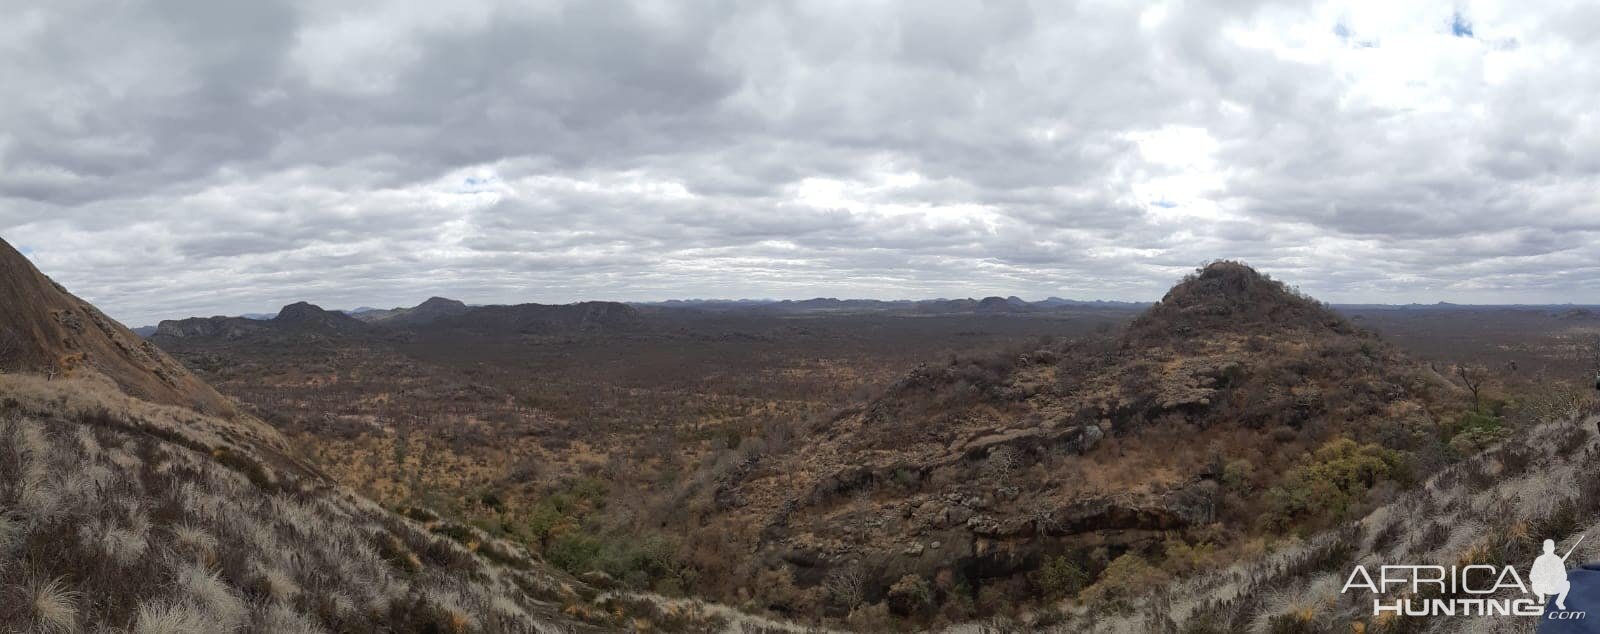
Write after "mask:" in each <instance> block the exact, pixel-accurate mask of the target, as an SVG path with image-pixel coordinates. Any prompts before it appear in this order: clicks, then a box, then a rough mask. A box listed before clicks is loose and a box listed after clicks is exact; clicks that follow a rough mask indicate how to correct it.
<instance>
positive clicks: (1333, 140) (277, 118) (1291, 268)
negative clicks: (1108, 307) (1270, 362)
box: [0, 0, 1600, 323]
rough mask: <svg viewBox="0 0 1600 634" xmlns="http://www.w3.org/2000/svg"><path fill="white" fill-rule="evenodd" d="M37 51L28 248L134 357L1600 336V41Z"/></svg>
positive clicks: (1373, 18)
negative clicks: (965, 336) (1255, 317)
mask: <svg viewBox="0 0 1600 634" xmlns="http://www.w3.org/2000/svg"><path fill="white" fill-rule="evenodd" d="M5 13H6V15H7V16H8V18H10V19H8V20H7V21H6V22H5V23H4V24H0V52H4V53H5V54H4V55H0V86H3V88H0V96H3V97H4V99H0V235H4V236H5V237H6V238H7V239H9V240H11V241H12V242H13V243H25V244H28V245H30V247H32V249H33V251H34V252H33V253H32V255H31V257H33V258H35V259H36V260H37V261H39V262H40V263H41V264H42V265H43V266H44V268H45V269H46V270H47V271H48V272H50V273H51V274H53V275H55V276H56V277H57V278H58V279H59V280H60V281H62V282H63V283H65V284H67V285H69V286H70V287H72V288H74V289H75V290H77V291H79V292H80V293H82V294H84V295H85V296H87V297H89V298H90V299H92V300H94V301H96V302H99V303H101V304H103V305H104V306H105V307H106V308H107V309H108V310H109V311H110V312H112V314H114V315H116V316H118V317H120V318H122V319H124V320H126V321H129V322H133V323H146V322H150V321H153V320H155V319H157V318H162V317H173V316H183V315H187V314H207V313H221V312H234V313H236V312H242V311H263V310H269V309H271V308H274V307H275V306H276V305H278V304H282V303H287V302H289V301H294V300H299V299H308V300H312V301H318V302H322V303H327V304H330V305H335V306H346V305H355V304H369V305H398V304H410V303H414V302H416V301H418V300H419V299H421V298H423V297H426V296H427V295H431V294H442V295H451V296H459V297H462V298H464V299H469V300H473V301H530V300H532V301H570V300H577V299H589V298H611V299H658V298H665V297H690V296H702V297H703V296H750V297H772V296H781V297H805V296H814V295H833V296H851V295H853V296H877V297H919V296H936V295H946V296H955V295H967V294H971V295H978V294H983V295H987V294H1012V293H1015V294H1020V295H1024V296H1043V295H1050V294H1054V295H1076V296H1082V297H1108V298H1119V299H1134V298H1143V299H1148V298H1153V297H1157V296H1159V295H1160V293H1161V291H1162V290H1163V289H1164V287H1165V286H1166V285H1167V284H1169V283H1170V282H1171V281H1172V279H1173V278H1174V277H1175V276H1176V275H1177V274H1179V273H1181V272H1182V270H1183V269H1185V268H1187V267H1190V266H1193V265H1195V264H1198V263H1200V262H1202V261H1204V260H1207V259H1210V258H1215V257H1242V258H1246V259H1248V260H1250V261H1252V262H1253V263H1255V264H1257V265H1259V266H1262V267H1263V268H1266V269H1268V270H1269V271H1272V272H1274V273H1275V274H1277V275H1279V276H1280V277H1283V278H1285V279H1289V280H1290V281H1293V282H1296V283H1299V284H1300V285H1301V286H1302V287H1303V288H1304V289H1305V290H1307V291H1310V292H1312V293H1316V294H1318V295H1320V296H1323V297H1325V298H1328V299H1332V300H1337V301H1425V302H1426V301H1436V300H1441V299H1443V300H1452V301H1479V302H1483V301H1591V302H1593V301H1600V288H1597V285H1600V281H1597V280H1600V265H1595V264H1592V263H1593V262H1596V261H1600V246H1597V245H1600V240H1596V239H1595V238H1596V237H1597V234H1600V195H1597V194H1600V178H1597V175H1600V124H1597V123H1596V119H1595V118H1594V117H1593V116H1592V115H1591V114H1590V111H1591V110H1593V104H1592V95H1594V94H1600V71H1597V68H1596V66H1595V64H1594V62H1593V61H1592V60H1594V59H1597V56H1596V55H1595V53H1596V51H1595V48H1596V46H1597V45H1596V44H1595V40H1594V39H1593V38H1592V33H1593V31H1594V28H1595V27H1600V9H1596V8H1594V6H1593V5H1591V4H1588V3H1578V2H1573V3H1562V2H1540V3H1535V4H1533V5H1530V4H1528V3H1521V2H1519V3H1507V2H1472V3H1468V4H1464V5H1463V4H1459V3H1453V2H1452V3H1445V2H1425V3H1395V2H1362V3H1326V2H1315V3H1291V4H1283V3H1270V4H1268V3H1260V4H1257V3H1249V2H1246V3H1238V4H1234V5H1231V6H1219V5H1216V4H1207V3H1178V2H1163V3H1156V4H1150V3H1132V2H1129V3H1082V4H1076V5H1074V4H1062V3H1039V4H1023V3H982V2H956V3H940V4H936V5H929V4H927V3H909V2H880V3H868V4H861V3H837V4H829V3H813V2H807V3H801V4H793V5H753V4H749V3H711V4H708V5H683V4H679V3H660V2H639V3H634V4H629V5H606V6H600V5H595V4H593V3H581V2H539V3H521V2H516V3H512V2H499V1H495V0H474V1H472V2H458V3H449V4H444V5H441V4H438V3H433V4H427V3H415V2H362V3H357V4H350V3H302V2H276V1H269V2H261V3H251V4H250V5H226V4H216V3H200V4H195V3H181V2H167V1H153V0H152V1H142V2H129V3H119V4H114V5H109V6H108V5H104V4H103V3H90V2H74V1H70V0H63V1H58V2H50V3H43V2H40V3H29V4H27V5H25V6H9V7H6V11H5ZM1469 25H1470V28H1469ZM1468 30H1470V35H1469V34H1468V33H1467V31H1468Z"/></svg>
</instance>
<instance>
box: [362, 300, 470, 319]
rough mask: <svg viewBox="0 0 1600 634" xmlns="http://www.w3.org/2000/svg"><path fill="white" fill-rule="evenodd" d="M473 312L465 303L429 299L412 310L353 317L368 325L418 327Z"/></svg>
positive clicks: (363, 312)
mask: <svg viewBox="0 0 1600 634" xmlns="http://www.w3.org/2000/svg"><path fill="white" fill-rule="evenodd" d="M470 310H472V309H471V308H470V307H468V306H467V305H466V304H465V303H462V302H460V301H458V300H454V299H447V298H444V297H429V298H428V299H427V300H426V301H424V302H422V303H421V304H417V305H416V306H412V307H410V308H391V309H388V310H364V311H360V312H356V313H353V314H352V315H351V316H352V317H355V318H356V319H360V320H361V321H365V322H368V323H382V324H384V325H389V326H417V325H422V324H429V323H433V322H435V321H438V320H439V319H441V318H444V317H453V316H455V315H460V314H463V313H466V312H468V311H470Z"/></svg>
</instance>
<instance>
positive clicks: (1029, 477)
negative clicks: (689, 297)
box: [682, 262, 1457, 620]
mask: <svg viewBox="0 0 1600 634" xmlns="http://www.w3.org/2000/svg"><path fill="white" fill-rule="evenodd" d="M1456 396H1457V395H1456V394H1455V390H1454V388H1451V387H1449V386H1448V384H1447V382H1446V381H1445V380H1444V379H1443V378H1442V377H1440V376H1438V375H1437V374H1434V373H1433V372H1432V371H1430V370H1429V369H1428V368H1426V367H1423V366H1420V365H1418V364H1416V363H1414V362H1412V361H1410V360H1408V359H1406V358H1405V356H1404V355H1402V354H1400V353H1399V352H1398V351H1396V350H1395V349H1394V348H1392V347H1391V346H1389V345H1387V344H1385V343H1384V342H1383V341H1381V340H1380V339H1378V338H1377V337H1376V336H1374V335H1371V334H1369V333H1365V332H1362V331H1360V330H1358V329H1356V328H1354V327H1352V326H1351V325H1350V324H1349V323H1348V322H1346V321H1345V320H1344V319H1342V318H1340V317H1339V316H1338V315H1336V314H1334V313H1333V312H1331V311H1329V310H1328V309H1327V308H1325V307H1324V306H1322V305H1321V304H1319V303H1317V302H1315V301H1314V300H1310V299H1308V298H1305V297H1302V296H1300V295H1298V294H1297V293H1295V292H1293V291H1292V290H1290V289H1289V288H1287V287H1286V286H1284V285H1283V284H1281V283H1278V282H1274V281H1272V280H1270V279H1267V278H1265V277H1264V276H1262V275H1260V274H1258V273H1257V272H1255V271H1254V270H1252V269H1250V268H1249V267H1246V266H1243V265H1240V264H1237V263H1231V262H1219V263H1215V264H1212V265H1210V266H1207V267H1205V268H1203V269H1202V270H1200V271H1198V272H1197V273H1196V274H1195V275H1193V276H1191V277H1190V278H1187V279H1186V280H1185V281H1183V282H1182V283H1180V284H1179V285H1177V286H1176V287H1174V288H1173V290H1172V291H1171V292H1170V293H1169V294H1168V295H1167V296H1166V298H1164V299H1163V300H1162V302H1160V303H1158V304H1157V305H1155V306H1153V307H1152V308H1151V309H1150V310H1148V311H1147V312H1146V313H1145V314H1144V315H1142V316H1141V317H1139V318H1138V319H1137V320H1136V321H1135V322H1134V323H1133V324H1132V325H1130V326H1129V327H1128V328H1127V329H1126V330H1125V331H1124V332H1122V333H1120V334H1118V335H1116V336H1115V337H1109V336H1108V337H1100V338H1095V337H1089V338H1083V339H1076V340H1069V341H1063V342H1059V343H1055V344H1051V345H1048V346H1044V347H1040V348H1037V349H1031V350H1022V351H1017V352H1014V353H1010V354H1006V355H1001V356H996V357H990V358H980V359H968V360H959V359H953V360H951V362H950V363H948V364H941V365H927V366H923V367H921V368H919V369H917V370H916V371H914V372H912V373H910V374H909V375H908V376H906V377H905V378H904V379H903V380H901V381H900V382H899V383H898V384H896V385H895V386H894V387H893V388H891V389H890V390H889V391H888V393H886V394H884V395H883V396H881V397H880V398H877V399H875V400H873V401H871V402H869V403H867V404H865V405H863V406H861V407H858V408H854V409H851V410H846V411H844V412H842V413H840V414H839V415H838V416H835V417H833V418H832V419H831V420H826V421H821V422H819V423H817V424H815V425H814V426H812V427H811V428H810V429H807V430H804V431H802V432H800V433H797V434H795V435H793V436H787V435H785V436H771V437H768V438H765V439H762V441H761V442H760V443H752V444H749V445H747V446H745V447H743V448H742V449H741V452H739V453H738V454H737V455H734V456H730V457H728V458H725V459H724V460H723V461H722V462H721V463H719V465H718V467H717V468H716V469H715V470H714V471H713V472H712V473H710V474H708V475H707V476H706V477H705V478H703V479H702V480H697V481H696V482H695V483H691V485H690V486H689V488H687V489H686V490H685V491H684V492H683V493H682V495H683V499H688V500H695V501H696V503H695V504H694V505H693V506H691V509H692V510H693V511H694V512H693V513H692V514H690V515H691V517H692V518H693V521H694V522H696V523H701V524H705V525H710V526H712V527H714V529H713V530H712V531H710V533H712V534H721V535H733V536H736V538H735V540H734V543H735V544H737V545H736V546H734V548H742V549H748V552H749V556H747V557H738V558H730V561H741V562H745V563H744V564H742V565H735V564H730V565H727V566H726V567H723V568H721V569H719V570H717V571H716V572H717V573H719V574H713V575H711V576H713V577H718V578H722V577H726V578H728V579H732V580H734V581H733V582H732V583H730V584H729V586H728V587H729V589H730V590H733V589H734V588H736V587H737V586H738V585H741V584H742V583H750V581H749V580H759V581H758V582H756V585H757V586H759V587H761V588H764V589H766V590H767V591H766V592H765V593H764V599H763V600H765V601H767V602H768V603H769V605H771V606H772V607H773V608H774V609H777V610H780V611H785V612H790V611H792V612H795V613H810V614H815V613H823V614H833V615H837V616H843V615H845V614H848V613H851V612H852V611H853V610H856V609H857V608H859V607H863V606H869V605H872V606H876V607H877V608H879V609H885V608H886V609H887V610H888V611H889V612H891V613H894V614H897V615H899V616H902V617H908V618H911V619H913V620H917V619H929V618H932V616H933V614H934V613H935V612H936V611H937V612H940V613H942V614H943V617H941V618H945V619H949V620H959V619H960V618H962V617H964V616H970V615H972V614H974V613H975V611H976V613H979V614H981V613H982V612H983V608H982V607H981V606H977V607H974V605H975V604H976V603H981V602H982V600H983V597H984V596H990V595H999V596H1009V597H1036V598H1048V597H1049V596H1052V595H1054V594H1056V593H1058V592H1062V591H1063V590H1066V589H1067V588H1065V587H1053V586H1054V585H1056V584H1054V583H1053V582H1051V581H1050V580H1049V579H1046V578H1043V577H1041V574H1040V571H1041V570H1042V569H1044V568H1045V567H1046V564H1051V563H1055V564H1056V566H1057V568H1060V569H1063V570H1074V571H1077V572H1075V573H1074V575H1079V576H1081V577H1082V578H1081V579H1079V580H1077V581H1076V582H1074V584H1073V585H1082V584H1084V583H1087V582H1089V581H1092V580H1093V579H1094V578H1096V577H1098V576H1100V575H1101V574H1103V571H1104V570H1105V569H1106V568H1107V567H1108V566H1109V564H1110V562H1111V561H1112V560H1115V559H1117V558H1118V557H1119V556H1120V555H1122V554H1125V553H1135V554H1145V555H1149V556H1151V557H1152V558H1161V557H1162V556H1163V555H1164V553H1167V552H1169V551H1174V550H1175V549H1181V548H1199V549H1209V548H1213V547H1219V546H1226V545H1228V544H1233V543H1236V542H1239V541H1240V540H1243V539H1245V538H1247V537H1249V536H1251V535H1255V534H1260V533H1263V532H1269V533H1276V532H1281V531H1286V530H1307V529H1314V528H1315V527H1318V526H1322V525H1325V524H1326V523H1328V522H1332V521H1336V519H1337V518H1338V517H1340V515H1341V514H1342V513H1343V512H1344V511H1345V510H1346V509H1347V508H1351V507H1355V506H1358V505H1359V504H1360V502H1361V500H1362V498H1363V496H1364V493H1365V491H1366V488H1368V487H1370V486H1372V485H1374V484H1376V483H1377V482H1378V481H1379V480H1384V479H1387V478H1402V477H1404V476H1403V475H1401V474H1400V469H1399V461H1400V459H1401V457H1402V456H1412V455H1413V454H1412V453H1408V452H1414V453H1415V455H1416V456H1418V457H1417V458H1416V460H1417V461H1418V463H1419V464H1424V463H1426V464H1432V463H1435V462H1442V461H1445V460H1447V459H1449V458H1448V456H1446V455H1444V454H1443V453H1441V450H1440V448H1439V443H1438V442H1437V441H1435V440H1428V441H1424V440H1423V438H1424V437H1427V438H1436V436H1437V433H1435V432H1434V431H1433V430H1434V429H1435V428H1436V427H1437V426H1438V424H1439V420H1440V418H1441V417H1443V416H1445V415H1446V414H1447V413H1448V412H1449V411H1450V409H1451V407H1453V406H1452V405H1449V404H1448V403H1453V402H1454V401H1455V400H1456ZM1385 434H1389V435H1393V436H1396V437H1403V438H1406V439H1411V438H1412V437H1413V436H1415V437H1416V440H1415V446H1412V445H1404V443H1400V444H1398V445H1396V447H1397V448H1389V447H1381V446H1378V445H1375V444H1371V443H1373V442H1374V441H1375V440H1377V439H1379V438H1381V437H1385ZM1397 442H1398V441H1397ZM1405 442H1412V441H1411V440H1406V441H1405ZM1368 458H1371V459H1373V460H1377V461H1379V465H1380V468H1377V469H1376V470H1375V471H1373V472H1372V475H1371V476H1370V477H1369V478H1366V479H1364V480H1362V481H1360V482H1358V483H1356V484H1352V485H1351V486H1349V487H1346V488H1342V489H1338V490H1334V491H1319V492H1318V493H1317V495H1318V496H1320V498H1321V499H1316V500H1307V499H1303V498H1301V497H1296V496H1297V495H1298V494H1299V491H1300V489H1299V488H1295V487H1297V486H1298V485H1299V484H1300V481H1299V479H1298V478H1300V477H1301V475H1300V474H1303V473H1306V472H1307V470H1308V469H1312V468H1314V467H1315V463H1316V461H1318V460H1324V459H1326V460H1329V461H1335V462H1337V461H1342V460H1346V459H1350V460H1366V459H1368ZM1386 461H1388V462H1386ZM1391 462H1393V464H1391ZM701 482H704V484H703V485H702V484H700V483H701ZM697 487H698V488H697ZM1274 488H1281V489H1282V490H1284V491H1287V492H1289V493H1294V494H1295V495H1287V494H1286V495H1283V496H1277V495H1264V494H1263V493H1265V492H1267V491H1268V490H1271V489H1274ZM1252 492H1253V493H1252ZM1174 540H1176V541H1174ZM846 580H847V581H848V585H850V586H852V587H855V588H857V590H856V591H852V592H849V593H846V594H844V595H841V594H840V593H839V592H838V585H839V584H840V583H843V582H845V581H846ZM985 592H987V593H990V595H986V594H985ZM908 596H910V597H912V598H909V599H908V598H907V597H908Z"/></svg>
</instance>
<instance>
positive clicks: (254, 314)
mask: <svg viewBox="0 0 1600 634" xmlns="http://www.w3.org/2000/svg"><path fill="white" fill-rule="evenodd" d="M434 297H438V298H441V299H448V300H453V301H459V302H462V303H464V304H466V305H467V306H469V307H472V308H481V307H487V306H518V305H524V304H540V305H546V306H561V305H569V304H580V303H585V302H614V303H618V304H627V305H630V306H635V305H636V306H649V305H662V304H670V303H708V304H709V303H728V304H734V303H747V304H757V303H762V304H776V303H781V302H805V301H812V300H835V301H841V302H884V303H919V302H937V301H960V300H973V301H980V300H983V299H987V298H990V297H999V298H1002V299H1008V298H1011V297H1016V298H1018V299H1021V300H1023V301H1025V302H1027V303H1029V304H1036V303H1039V302H1045V301H1049V300H1052V299H1055V300H1060V301H1065V302H1073V303H1082V304H1095V303H1101V304H1123V305H1148V304H1154V303H1156V302H1157V301H1159V299H1160V298H1157V299H1152V300H1115V299H1081V298H1075V297H1062V296H1058V295H1049V296H1045V297H1041V298H1038V299H1029V298H1027V297H1024V296H1022V295H1017V294H1010V295H995V294H989V295H979V296H965V297H953V296H946V297H923V298H918V299H884V298H875V297H846V296H841V297H834V296H828V295H818V296H814V297H800V298H770V297H766V298H751V297H747V298H698V297H697V298H673V299H655V300H615V299H580V300H574V301H570V302H540V301H520V302H518V301H513V302H478V301H468V300H463V299H460V298H457V297H451V296H449V295H439V294H433V295H429V296H428V297H424V298H422V299H420V300H417V301H416V302H415V303H412V304H406V305H399V306H378V305H373V304H368V303H359V304H357V305H356V306H354V307H339V306H332V305H324V304H321V303H318V302H315V301H310V300H293V301H288V302H285V303H284V304H282V305H280V306H278V307H277V308H273V309H270V310H255V311H242V312H232V313H213V314H208V315H202V314H194V315H185V316H182V317H165V318H161V319H157V320H154V321H150V322H147V323H138V324H135V323H129V322H126V321H122V320H121V319H118V321H119V322H121V323H122V324H123V325H125V326H127V327H128V328H151V327H155V326H157V325H159V324H160V323H161V322H163V321H179V320H184V319H196V318H198V319H210V318H214V317H228V318H245V319H271V318H272V317H274V316H276V315H277V314H278V312H279V311H281V310H282V309H283V308H284V307H285V306H289V305H292V304H296V303H299V302H305V303H308V304H311V305H313V306H316V307H318V308H321V309H323V310H326V311H330V312H339V313H345V314H355V313H357V312H360V311H363V309H365V310H367V311H383V310H394V309H403V308H414V307H416V306H418V305H420V304H422V303H423V302H425V301H427V300H428V299H431V298H434ZM1323 303H1325V304H1327V305H1328V306H1330V307H1333V308H1358V307H1372V308H1410V307H1422V308H1427V307H1436V306H1459V307H1462V308H1530V309H1537V308H1574V309H1575V308H1596V309H1600V303H1592V304H1585V303H1577V302H1565V303H1464V302H1450V301H1437V302H1405V303H1389V302H1323ZM112 317H113V318H116V316H115V315H112Z"/></svg>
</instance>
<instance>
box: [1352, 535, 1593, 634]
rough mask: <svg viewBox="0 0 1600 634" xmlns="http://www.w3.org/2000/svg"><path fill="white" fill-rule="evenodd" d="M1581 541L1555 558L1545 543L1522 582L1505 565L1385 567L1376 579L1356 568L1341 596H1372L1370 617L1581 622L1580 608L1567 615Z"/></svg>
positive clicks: (1364, 569) (1552, 544) (1550, 543)
mask: <svg viewBox="0 0 1600 634" xmlns="http://www.w3.org/2000/svg"><path fill="white" fill-rule="evenodd" d="M1583 539H1584V536H1582V535H1580V536H1578V539H1577V541H1575V542H1573V544H1572V547H1570V548H1568V549H1567V552H1566V554H1565V555H1558V554H1556V542H1555V540H1553V539H1546V540H1544V554H1542V555H1539V556H1538V557H1537V558H1536V559H1534V561H1533V567H1532V568H1530V569H1528V576H1527V581H1526V582H1524V581H1523V576H1522V574H1521V573H1520V572H1519V571H1518V569H1517V567H1516V566H1509V565H1507V566H1493V565H1489V564H1472V565H1466V566H1448V567H1447V566H1434V565H1387V564H1386V565H1382V566H1378V567H1377V568H1376V570H1375V572H1376V573H1377V574H1376V575H1374V574H1373V572H1374V571H1369V570H1368V569H1367V566H1365V565H1360V566H1356V567H1355V570H1352V571H1350V577H1349V578H1348V579H1347V580H1346V581H1345V584H1344V589H1342V590H1341V591H1340V592H1341V593H1348V592H1350V591H1352V590H1366V591H1368V592H1371V593H1372V594H1373V595H1374V596H1373V599H1372V614H1373V615H1374V616H1383V615H1385V614H1390V615H1394V616H1430V617H1438V616H1541V615H1542V616H1544V618H1546V619H1549V620H1558V621H1573V620H1580V619H1584V618H1585V617H1586V616H1587V614H1586V613H1585V612H1583V611H1581V607H1580V611H1568V610H1567V593H1568V592H1571V591H1572V581H1571V579H1569V577H1568V573H1567V560H1568V559H1569V558H1571V557H1572V553H1573V552H1575V551H1577V549H1578V546H1579V545H1580V544H1582V543H1583ZM1551 597H1554V600H1553V601H1552V600H1551Z"/></svg>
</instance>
